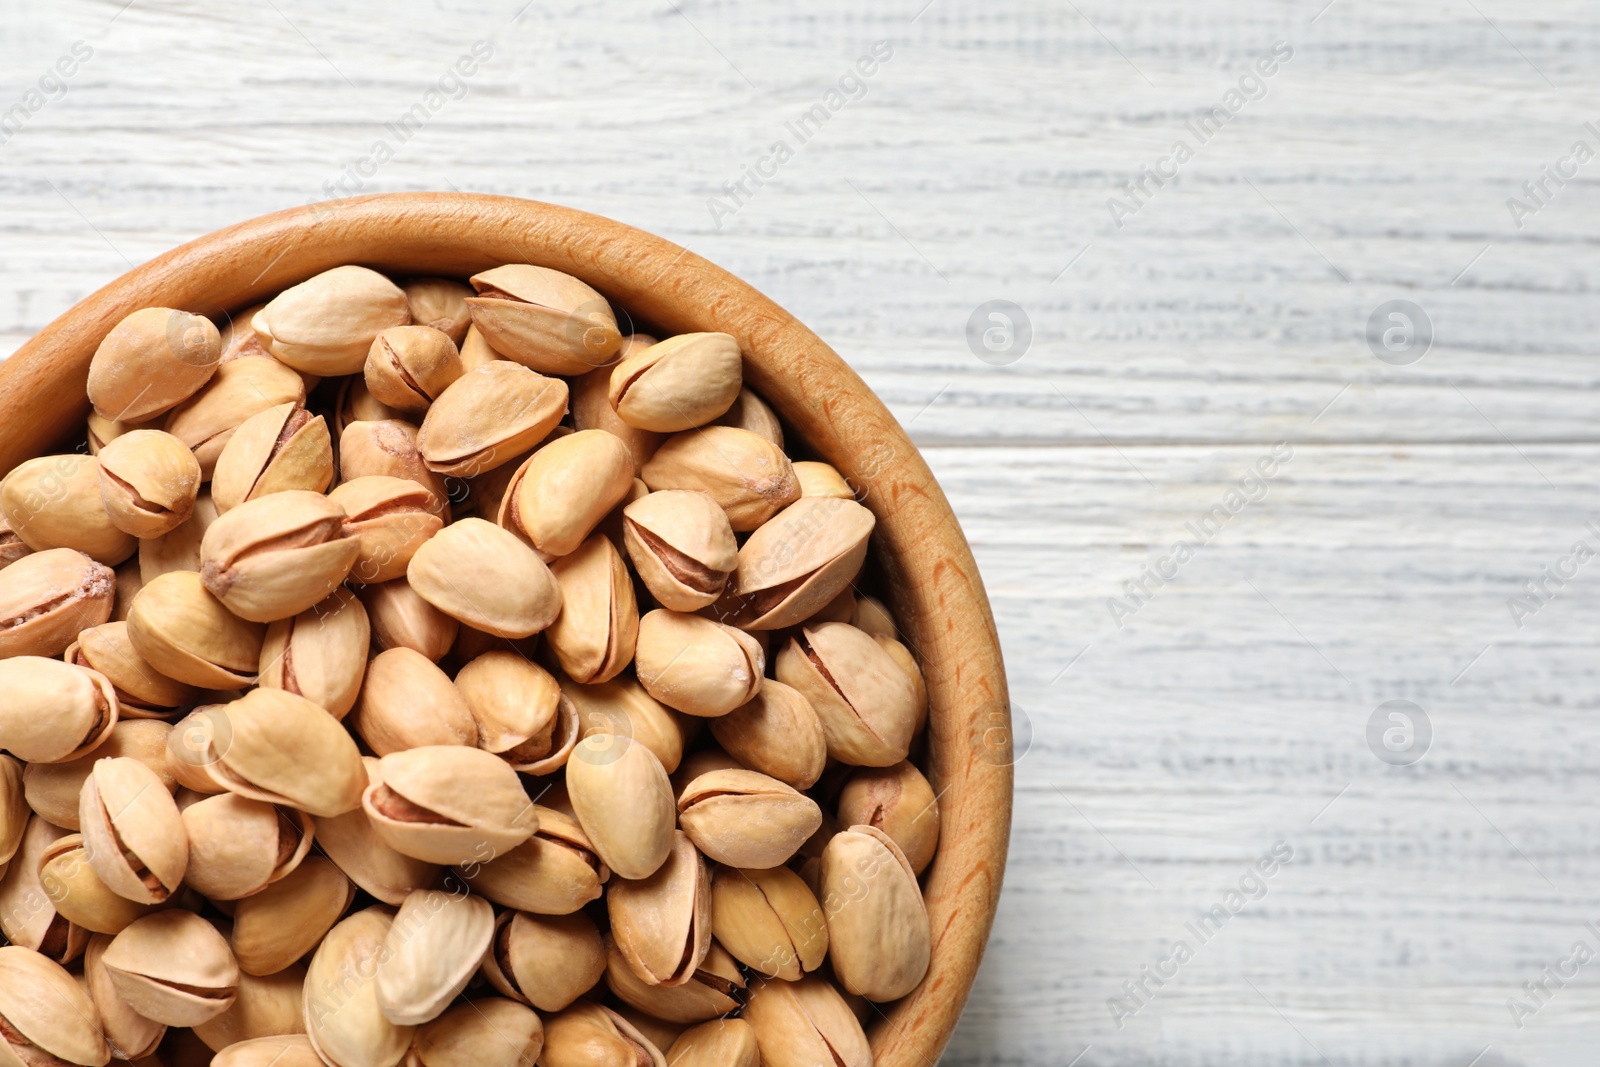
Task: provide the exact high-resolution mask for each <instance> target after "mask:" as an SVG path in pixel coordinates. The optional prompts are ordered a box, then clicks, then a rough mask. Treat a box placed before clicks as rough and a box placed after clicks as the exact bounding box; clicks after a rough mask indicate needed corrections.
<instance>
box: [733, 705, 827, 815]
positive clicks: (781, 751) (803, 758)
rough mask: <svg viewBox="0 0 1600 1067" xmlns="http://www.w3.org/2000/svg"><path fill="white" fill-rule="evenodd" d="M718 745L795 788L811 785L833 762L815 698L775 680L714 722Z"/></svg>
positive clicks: (757, 769)
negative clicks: (808, 698)
mask: <svg viewBox="0 0 1600 1067" xmlns="http://www.w3.org/2000/svg"><path fill="white" fill-rule="evenodd" d="M711 736H712V737H714V738H716V740H717V744H719V745H721V746H722V747H723V748H724V749H726V750H727V752H728V753H729V754H730V755H732V756H733V757H734V758H735V759H737V760H738V761H739V762H740V763H742V764H744V765H745V766H746V767H749V768H750V769H751V770H756V771H760V772H761V773H762V774H769V775H771V776H772V777H774V778H776V779H777V780H778V781H780V782H783V783H785V784H786V785H789V786H792V787H794V788H795V789H810V788H811V787H812V786H813V785H815V784H816V781H817V779H818V778H821V777H822V770H823V767H824V766H826V764H827V762H828V739H827V736H826V735H825V734H824V733H823V732H822V720H821V719H819V718H818V717H817V712H816V709H814V708H812V706H811V702H810V701H809V700H807V699H806V698H805V697H803V696H801V695H800V692H799V691H798V690H796V689H795V688H794V687H792V686H788V685H784V684H783V683H782V682H777V681H773V680H772V679H771V678H768V679H766V680H765V681H763V682H762V683H761V692H759V693H757V694H756V695H755V696H754V697H753V698H752V699H751V700H750V701H749V702H747V703H745V704H741V705H740V706H739V707H737V708H735V709H733V710H732V711H730V712H729V713H728V714H726V715H724V716H722V717H721V718H717V719H712V720H711Z"/></svg>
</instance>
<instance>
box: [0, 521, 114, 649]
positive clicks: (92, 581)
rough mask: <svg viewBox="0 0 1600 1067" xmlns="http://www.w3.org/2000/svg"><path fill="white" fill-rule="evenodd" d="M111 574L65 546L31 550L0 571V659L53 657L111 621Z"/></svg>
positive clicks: (109, 569) (112, 585)
mask: <svg viewBox="0 0 1600 1067" xmlns="http://www.w3.org/2000/svg"><path fill="white" fill-rule="evenodd" d="M115 594H116V575H115V573H114V572H113V571H112V570H111V568H110V567H107V566H105V565H104V564H102V563H97V562H95V561H94V560H92V559H90V558H89V557H88V556H86V555H84V554H83V553H82V552H78V551H76V550H74V549H70V548H53V549H50V550H48V551H45V552H34V553H31V554H30V555H26V556H24V557H22V558H21V559H19V560H17V561H16V562H15V563H13V564H11V566H9V567H7V568H5V569H4V570H0V658H7V657H11V656H30V655H31V656H59V655H61V653H62V652H63V651H65V650H66V648H67V646H68V645H70V644H72V642H73V639H74V638H76V637H77V635H78V634H79V632H81V631H83V630H86V629H88V628H89V627H91V626H98V625H100V624H101V623H103V622H105V621H106V620H107V619H109V618H110V617H111V606H112V600H113V597H114V596H115Z"/></svg>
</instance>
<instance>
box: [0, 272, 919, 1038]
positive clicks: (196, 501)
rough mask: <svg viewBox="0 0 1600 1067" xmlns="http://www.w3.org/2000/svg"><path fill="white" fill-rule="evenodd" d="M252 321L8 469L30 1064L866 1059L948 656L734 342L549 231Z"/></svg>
mask: <svg viewBox="0 0 1600 1067" xmlns="http://www.w3.org/2000/svg"><path fill="white" fill-rule="evenodd" d="M222 318H223V320H224V321H222V322H221V323H220V325H219V323H217V322H214V321H212V320H211V319H210V318H207V317H204V316H202V315H197V314H192V313H189V312H186V311H182V310H175V309H169V308H149V309H145V310H141V311H137V312H134V313H133V314H131V315H129V316H128V317H127V318H126V319H124V320H123V321H122V322H121V323H119V324H118V325H116V326H115V327H114V328H113V329H112V330H111V331H110V332H109V333H108V334H107V335H106V337H105V339H104V341H103V343H102V344H101V345H100V346H99V349H98V351H97V352H96V353H95V355H94V358H93V361H92V363H91V365H90V368H89V375H88V398H89V401H90V404H91V406H92V409H93V410H92V413H91V414H90V416H89V419H88V425H87V437H86V441H85V443H84V444H83V445H82V446H80V447H79V448H78V449H77V450H74V451H63V453H62V454H58V455H47V456H42V457H39V458H36V459H31V460H28V461H26V462H23V463H21V464H20V465H18V466H17V467H16V468H15V469H13V470H11V471H10V472H8V473H7V474H6V476H5V478H4V480H3V482H0V750H3V751H4V754H3V755H0V867H3V870H4V876H3V878H0V931H3V933H4V935H5V937H6V939H7V941H8V942H9V945H8V946H6V947H3V948H0V1065H5V1064H20V1065H23V1067H64V1065H79V1067H102V1065H105V1064H107V1063H108V1062H110V1061H111V1060H113V1059H115V1060H119V1061H131V1062H136V1063H145V1062H149V1063H151V1064H161V1065H167V1067H188V1065H190V1064H204V1063H212V1064H215V1065H217V1067H274V1065H275V1067H315V1065H318V1064H329V1065H331V1067H395V1065H397V1064H401V1063H405V1064H407V1065H408V1067H522V1065H531V1064H535V1063H537V1064H541V1065H546V1067H581V1065H596V1067H601V1065H605V1067H611V1065H629V1067H635V1065H636V1067H648V1065H658V1067H659V1065H664V1064H673V1065H675V1067H711V1065H716V1067H749V1065H755V1064H767V1065H769V1067H819V1065H826V1067H863V1065H868V1064H870V1063H871V1062H872V1054H871V1051H870V1049H869V1047H868V1042H867V1038H866V1035H865V1030H864V1025H865V1024H866V1023H869V1022H870V1021H871V1020H872V1019H874V1018H876V1017H877V1015H878V1009H877V1007H876V1005H877V1004H881V1003H883V1002H888V1001H893V1000H896V999H898V998H901V997H904V996H905V995H906V994H908V993H910V992H911V991H912V990H913V989H915V988H916V987H917V986H918V984H919V983H920V982H921V981H922V980H923V978H924V976H925V974H926V973H927V970H928V964H929V956H930V952H931V931H930V928H929V919H928V913H927V910H926V908H925V906H924V903H923V899H922V890H921V888H920V884H919V878H920V877H921V876H922V874H923V872H924V871H925V870H926V869H927V868H928V866H929V864H930V863H931V862H932V861H933V859H934V853H935V850H936V847H937V844H938V840H939V805H938V802H937V797H936V795H935V792H934V789H933V787H932V786H931V785H930V783H929V781H928V780H927V778H926V777H924V775H923V773H922V772H921V771H919V770H918V769H917V767H916V766H914V765H913V762H912V760H913V758H916V757H920V756H922V755H923V754H924V748H923V746H924V742H923V741H922V735H923V733H924V725H925V722H926V718H927V690H926V688H925V685H924V681H923V677H922V674H921V672H920V670H919V667H918V664H917V660H916V658H915V656H914V655H913V653H912V651H911V650H910V649H909V648H908V647H907V646H906V645H905V644H904V643H903V642H902V641H901V639H900V636H899V635H898V634H897V632H896V627H895V623H894V620H893V618H892V617H891V615H890V613H889V612H888V610H887V609H886V607H885V605H884V602H883V601H882V600H880V599H877V598H874V597H873V596H869V595H865V594H863V593H860V592H859V591H858V589H857V585H858V582H859V581H861V580H862V571H863V565H864V563H865V561H866V558H867V549H868V541H869V537H870V535H871V533H872V530H873V526H874V518H873V513H872V512H871V511H870V510H869V509H868V508H866V507H865V506H863V505H862V504H861V503H860V502H859V494H858V487H856V486H853V485H851V484H850V483H849V482H848V481H847V480H846V479H845V478H844V477H842V476H841V474H840V472H839V471H838V470H836V469H835V468H833V467H831V466H829V465H828V464H826V463H823V462H817V461H814V460H813V461H805V460H800V461H795V460H791V458H790V456H789V455H788V453H787V452H786V451H785V444H784V431H783V428H782V426H781V425H780V421H779V419H778V418H777V416H776V415H775V414H774V412H773V411H772V409H771V408H770V407H769V406H768V405H767V404H766V403H765V402H764V401H763V400H762V399H761V398H760V397H759V396H758V395H757V394H756V393H755V392H754V391H752V390H751V389H750V388H749V387H748V386H747V385H746V384H745V380H744V378H745V375H744V370H745V365H744V356H743V354H742V353H741V351H740V346H739V343H738V341H737V340H736V339H735V338H733V337H731V336H729V335H727V334H721V333H690V334H682V335H678V336H672V337H667V338H666V339H664V340H659V341H658V340H657V339H656V338H653V337H649V336H646V335H644V334H642V333H627V334H625V333H624V331H623V330H622V329H621V328H620V327H619V325H618V315H617V312H616V310H615V309H613V307H612V306H611V305H610V304H609V303H608V302H607V301H606V299H605V298H604V297H602V296H601V294H600V293H598V292H597V291H595V290H594V289H592V288H591V287H589V286H588V285H586V284H585V283H583V282H582V281H580V280H578V279H577V278H574V277H571V276H569V275H566V274H562V273H560V272H558V271H554V270H550V269H547V268H544V267H538V266H531V265H508V266H502V267H498V268H495V269H493V270H488V271H485V272H484V273H482V274H479V275H477V276H475V277H473V278H472V279H471V285H470V286H469V285H467V284H464V283H462V282H459V281H454V280H449V279H443V278H422V279H415V280H410V281H406V282H404V283H403V284H397V283H396V282H395V281H392V280H391V279H390V278H388V277H386V276H384V275H383V274H380V273H378V272H376V271H373V270H370V269H367V268H365V267H359V266H342V267H337V268H335V269H333V270H329V271H327V272H325V273H322V274H319V275H317V276H316V277H313V278H311V279H310V280H308V281H305V282H303V283H301V284H299V285H296V286H294V287H293V288H290V289H288V290H285V291H284V292H282V293H280V294H279V295H278V296H277V297H276V298H274V299H273V300H272V301H271V302H270V303H267V304H265V305H262V306H258V307H254V308H250V309H247V310H245V311H242V312H240V313H238V314H235V315H233V316H231V317H227V316H223V317H222ZM624 319H625V320H626V316H624ZM630 329H631V326H630ZM825 400H826V398H819V401H818V402H819V403H821V402H825ZM65 447H66V448H71V447H72V445H71V444H68V445H66V446H65Z"/></svg>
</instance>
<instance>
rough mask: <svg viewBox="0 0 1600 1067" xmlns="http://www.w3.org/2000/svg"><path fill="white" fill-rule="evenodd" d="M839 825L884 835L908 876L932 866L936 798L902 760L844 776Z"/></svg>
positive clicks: (919, 774) (936, 828) (935, 842)
mask: <svg viewBox="0 0 1600 1067" xmlns="http://www.w3.org/2000/svg"><path fill="white" fill-rule="evenodd" d="M838 817H839V825H841V826H855V825H857V824H863V823H864V824H866V825H868V826H875V827H877V828H878V829H879V830H882V831H883V832H884V833H885V834H887V835H888V836H889V839H890V840H892V841H893V842H894V843H895V844H896V845H898V846H899V848H900V851H901V852H902V853H904V854H905V857H906V862H907V863H909V864H910V865H911V871H912V873H913V874H916V875H918V876H920V875H921V874H922V872H923V871H925V870H927V869H928V864H930V863H932V862H933V854H934V852H935V851H936V850H937V848H938V846H939V798H938V796H936V795H935V794H934V792H933V786H931V785H929V784H928V779H927V778H925V777H923V774H922V772H921V771H919V770H917V768H916V767H915V766H914V765H913V764H911V763H908V762H906V761H905V760H902V761H900V762H899V763H896V764H895V765H894V766H892V767H882V768H879V767H869V768H865V769H863V770H859V771H857V772H856V773H854V774H852V775H851V776H850V780H849V781H848V782H846V783H845V787H844V789H843V790H842V791H841V792H840V793H839V812H838Z"/></svg>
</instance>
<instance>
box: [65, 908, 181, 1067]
mask: <svg viewBox="0 0 1600 1067" xmlns="http://www.w3.org/2000/svg"><path fill="white" fill-rule="evenodd" d="M110 946H111V937H110V935H109V934H96V935H95V936H94V937H92V938H90V939H89V945H88V948H87V949H86V950H85V951H84V954H83V978H84V985H85V986H86V987H87V988H88V991H89V997H90V999H91V1000H93V1001H94V1006H95V1010H96V1011H98V1012H99V1013H100V1021H101V1023H102V1024H103V1026H104V1029H105V1037H106V1044H107V1045H108V1046H109V1047H110V1049H111V1055H112V1057H114V1058H115V1059H119V1060H136V1059H143V1058H144V1057H146V1056H149V1055H150V1054H151V1053H153V1052H155V1050H156V1046H157V1045H159V1044H160V1043H161V1039H162V1038H163V1037H165V1036H166V1033H167V1028H166V1026H164V1025H162V1024H161V1023H157V1022H151V1021H150V1020H149V1019H146V1018H145V1017H144V1016H142V1015H140V1014H139V1013H138V1012H136V1011H134V1010H133V1009H132V1008H131V1007H129V1006H128V1002H127V1001H125V1000H123V999H122V994H120V993H118V992H117V989H116V986H115V985H114V984H113V983H112V981H111V975H110V974H109V973H108V972H107V971H106V969H105V966H104V964H103V962H102V960H103V958H104V956H105V952H106V949H107V948H109V947H110Z"/></svg>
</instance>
